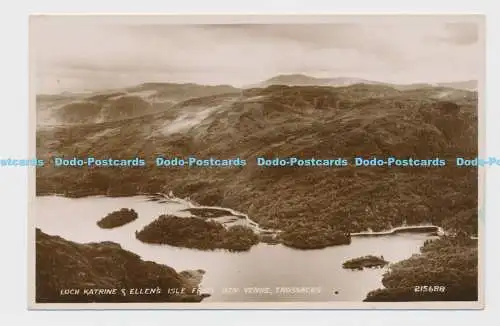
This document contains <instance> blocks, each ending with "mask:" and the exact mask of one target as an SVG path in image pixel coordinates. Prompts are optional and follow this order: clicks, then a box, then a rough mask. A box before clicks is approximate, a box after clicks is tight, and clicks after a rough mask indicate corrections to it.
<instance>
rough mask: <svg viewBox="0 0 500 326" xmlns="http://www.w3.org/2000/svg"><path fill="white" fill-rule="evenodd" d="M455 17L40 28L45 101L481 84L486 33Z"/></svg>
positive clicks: (38, 60) (38, 61)
mask: <svg viewBox="0 0 500 326" xmlns="http://www.w3.org/2000/svg"><path fill="white" fill-rule="evenodd" d="M447 17H448V16H442V17H440V16H436V17H434V18H433V19H432V20H429V18H428V17H424V18H422V20H421V21H419V20H418V19H408V20H407V21H402V20H401V19H398V20H394V19H392V20H391V19H390V18H388V19H387V20H385V21H378V22H372V21H370V22H366V23H365V22H363V23H360V22H357V23H350V22H349V23H345V22H340V23H335V24H331V23H329V24H205V25H189V24H185V25H173V24H161V23H158V22H155V23H150V24H147V23H142V24H134V23H128V22H127V21H126V20H124V21H120V22H115V21H111V20H108V21H106V20H107V17H106V16H102V17H100V18H99V19H96V17H95V16H94V17H92V16H90V17H89V16H87V18H82V17H78V16H77V17H71V16H44V17H42V18H43V19H38V20H37V21H35V22H33V21H32V35H31V40H30V43H31V47H32V51H34V52H33V61H32V62H33V63H34V67H35V69H36V75H35V77H36V87H37V93H45V94H53V93H61V92H65V91H66V92H82V91H89V90H103V89H113V88H120V87H127V86H133V85H138V84H141V83H145V82H170V83H196V84H204V85H222V84H225V85H232V86H234V87H245V86H248V85H252V84H256V83H260V82H262V81H265V80H267V79H269V78H272V77H274V76H277V75H290V74H303V75H307V76H311V77H317V78H338V77H351V78H362V79H367V80H372V81H379V82H386V83H395V84H412V83H430V84H433V83H441V82H454V81H455V82H456V81H468V80H478V79H479V78H480V77H481V76H482V71H481V69H482V66H483V62H482V60H484V49H483V48H482V44H481V42H480V35H479V30H478V25H477V24H476V23H473V22H472V23H471V22H467V21H466V20H464V21H463V22H460V21H456V20H455V21H453V22H450V21H449V20H447V19H448V18H449V17H448V18H447Z"/></svg>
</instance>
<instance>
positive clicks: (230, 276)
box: [34, 196, 430, 302]
mask: <svg viewBox="0 0 500 326" xmlns="http://www.w3.org/2000/svg"><path fill="white" fill-rule="evenodd" d="M123 207H126V208H133V209H134V210H136V211H137V213H138V214H139V218H138V219H137V220H135V221H133V222H132V223H130V224H127V225H124V226H122V227H119V228H115V229H101V228H99V227H98V226H97V225H96V222H97V221H98V220H100V219H101V218H103V217H104V216H105V215H106V214H108V213H110V212H112V211H114V210H117V209H120V208H123ZM184 208H186V205H185V204H183V203H163V204H162V203H158V202H152V201H148V199H147V198H146V197H121V198H106V197H87V198H79V199H72V198H63V197H56V196H47V197H37V198H36V200H35V209H34V211H35V220H36V225H37V227H39V228H40V229H42V231H44V232H45V233H47V234H50V235H59V236H61V237H63V238H65V239H67V240H71V241H75V242H80V243H85V242H100V241H113V242H117V243H119V244H120V245H121V246H122V247H123V248H124V249H126V250H130V251H132V252H134V253H136V254H138V255H140V256H141V257H142V258H143V259H145V260H151V261H155V262H158V263H162V264H166V265H168V266H171V267H173V268H175V269H176V270H177V271H181V270H185V269H199V268H201V269H204V270H205V271H206V272H207V273H206V274H205V277H204V280H203V283H202V286H203V287H205V288H207V290H210V289H211V290H212V291H213V292H212V296H211V297H210V298H208V299H206V300H205V301H234V302H237V301H240V302H241V301H361V300H363V299H364V298H365V297H366V294H367V293H368V292H369V291H371V290H374V289H377V288H380V287H382V284H381V278H382V274H383V273H384V272H385V269H372V270H363V271H350V270H345V269H343V268H342V262H344V261H345V260H347V259H350V258H354V257H359V256H364V255H370V254H371V255H377V256H380V255H383V256H384V259H385V260H387V261H389V262H391V263H392V262H396V261H399V260H402V259H405V258H408V257H410V256H411V255H412V254H414V253H418V251H419V248H420V246H421V245H422V244H423V242H424V241H425V240H426V239H428V238H430V237H429V236H428V235H425V234H399V235H390V236H381V237H372V238H370V237H367V238H358V237H353V238H352V243H351V245H348V246H335V247H330V248H326V249H321V250H307V251H301V250H295V249H291V248H287V247H285V246H282V245H267V244H259V245H257V246H254V247H253V248H252V249H251V250H250V251H249V252H244V253H229V252H225V251H220V250H217V251H199V250H193V249H184V248H175V247H170V246H166V245H151V244H144V243H142V242H140V241H138V240H137V239H136V238H135V235H134V232H135V231H136V230H139V229H141V228H142V227H143V226H145V225H146V224H148V223H150V222H151V221H153V220H154V219H156V218H157V217H158V216H159V215H161V214H165V213H175V212H176V211H178V210H181V209H184ZM231 287H232V288H237V289H239V291H232V292H231V293H222V292H223V289H225V288H226V289H227V288H231ZM251 287H258V288H269V289H270V292H269V293H261V294H250V293H245V291H244V288H251ZM277 287H299V288H300V287H311V288H316V289H313V290H315V291H316V292H313V293H311V294H297V293H295V294H294V293H288V294H285V293H284V292H281V293H278V289H276V288H277ZM317 288H319V289H320V292H319V293H318V289H317ZM281 291H283V290H281ZM205 301H204V302H205Z"/></svg>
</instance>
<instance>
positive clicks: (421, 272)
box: [365, 236, 478, 301]
mask: <svg viewBox="0 0 500 326" xmlns="http://www.w3.org/2000/svg"><path fill="white" fill-rule="evenodd" d="M382 283H383V285H384V287H385V288H384V289H379V290H375V291H372V292H370V293H369V294H368V296H367V298H366V299H365V301H477V300H478V246H477V240H471V239H469V238H468V237H462V236H457V237H444V238H441V239H436V240H427V241H426V243H425V244H424V246H423V247H422V248H421V254H420V255H414V256H413V257H411V258H409V259H407V260H403V261H400V262H398V263H396V264H393V265H392V266H391V268H390V270H389V272H387V273H386V274H385V275H384V277H383V279H382Z"/></svg>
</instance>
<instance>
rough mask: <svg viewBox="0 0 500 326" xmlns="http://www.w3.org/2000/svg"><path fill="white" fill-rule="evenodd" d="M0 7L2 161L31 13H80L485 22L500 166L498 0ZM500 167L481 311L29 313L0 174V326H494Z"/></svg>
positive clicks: (17, 102)
mask: <svg viewBox="0 0 500 326" xmlns="http://www.w3.org/2000/svg"><path fill="white" fill-rule="evenodd" d="M165 2H166V1H146V0H141V1H133V2H132V1H124V0H122V1H120V2H118V1H117V2H114V3H111V1H108V2H105V1H103V0H84V1H78V2H77V1H62V0H60V1H55V0H54V1H51V0H43V1H36V0H35V1H21V0H18V1H2V2H1V5H0V26H1V28H0V42H1V48H2V50H1V52H0V53H1V54H0V104H1V106H0V157H1V158H8V157H16V158H26V157H28V148H27V144H28V82H27V81H28V14H29V13H40V12H48V13H53V12H76V13H95V12H102V13H122V12H123V13H170V12H178V13H219V14H220V13H301V14H304V13H322V14H325V13H339V12H348V13H353V12H359V13H375V12H379V13H389V12H393V13H399V12H411V13H451V12H453V13H487V14H488V16H487V33H488V39H487V46H488V62H487V64H488V67H487V70H488V72H487V82H486V85H487V92H486V96H487V103H486V109H487V123H486V124H487V130H486V135H487V140H488V141H487V149H486V153H485V155H484V156H486V157H487V156H496V157H500V148H499V144H500V141H499V140H500V136H499V135H498V131H499V130H500V127H499V126H496V125H495V124H497V123H498V122H499V121H500V119H499V117H498V111H499V110H500V103H499V93H500V80H499V70H500V66H499V63H498V60H499V59H500V53H499V42H500V35H499V34H500V29H499V25H500V10H499V9H498V8H497V7H498V4H496V3H495V1H494V0H491V1H477V0H476V1H462V0H453V1H451V0H446V1H438V0H425V1H423V0H418V1H405V2H403V1H398V0H393V1H389V0H377V1H373V0H365V1H354V0H347V1H335V2H334V1H327V0H319V1H313V0H307V1H294V0H283V1H276V0H274V1H269V0H268V1H256V0H254V1H247V2H242V1H231V0H227V1H222V0H220V1H215V0H199V1H187V0H178V1H175V3H168V4H167V3H165ZM499 172H500V167H493V168H490V170H488V171H487V174H488V177H487V185H486V186H487V196H486V268H487V272H486V282H485V285H486V300H485V302H486V309H485V310H484V311H453V312H449V311H394V310H393V311H359V310H358V311H314V312H306V311H287V312H273V311H225V312H221V311H196V312H195V311H99V312H92V311H46V312H31V311H27V310H26V304H27V299H26V293H27V283H26V280H27V276H26V271H27V267H26V251H27V246H26V230H27V226H26V216H27V207H26V206H27V171H26V169H23V168H14V167H10V168H5V167H4V168H0V203H1V206H0V208H1V218H2V220H3V221H4V222H3V223H2V226H3V230H1V231H0V262H1V263H0V324H2V325H9V326H10V325H18V324H19V325H37V326H39V325H40V326H41V325H51V326H55V325H64V326H68V325H87V326H88V325H169V324H176V325H184V324H194V323H200V324H204V325H206V324H212V323H213V324H217V325H240V326H243V325H252V326H254V325H266V324H272V325H276V324H286V325H289V326H291V325H299V324H301V325H302V324H304V325H315V326H316V325H334V324H336V325H342V326H348V325H370V326H371V325H395V324H398V325H402V324H403V323H404V325H420V324H426V325H438V324H440V323H445V324H447V325H469V326H470V325H490V324H493V323H494V324H497V323H498V321H497V322H494V319H495V317H496V318H497V320H498V315H499V313H498V310H499V308H500V307H499V306H498V296H499V294H498V277H499V276H500V274H499V269H498V266H499V263H498V261H499V255H498V250H499V249H500V246H499V241H498V239H499V238H500V237H499V236H498V235H495V233H496V231H497V230H498V218H499V216H498V214H497V212H500V208H499V204H500V200H499V199H498V193H497V192H496V191H499V190H500V180H499Z"/></svg>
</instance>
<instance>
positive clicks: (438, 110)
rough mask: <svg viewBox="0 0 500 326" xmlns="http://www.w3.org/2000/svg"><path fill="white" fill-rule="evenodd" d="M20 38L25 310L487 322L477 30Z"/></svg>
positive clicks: (196, 18)
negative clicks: (403, 316)
mask: <svg viewBox="0 0 500 326" xmlns="http://www.w3.org/2000/svg"><path fill="white" fill-rule="evenodd" d="M29 24H30V35H29V38H30V39H29V45H30V90H29V93H30V103H31V108H30V116H29V118H30V132H31V135H30V136H31V144H30V146H31V147H30V148H31V152H30V155H31V156H30V157H29V159H27V160H15V159H9V160H5V162H2V164H5V165H20V166H26V167H28V168H29V169H30V171H31V172H30V190H31V199H30V201H29V217H28V234H29V237H28V241H29V243H28V248H29V252H28V265H29V271H28V272H29V273H28V284H29V293H28V294H29V299H28V301H29V302H28V307H29V308H30V309H482V308H483V307H484V300H483V292H484V289H483V274H482V273H483V269H482V267H483V264H484V261H483V260H482V250H481V248H482V243H483V240H484V239H483V238H482V232H481V230H482V225H483V223H484V221H483V220H482V216H483V213H484V212H483V211H482V207H483V206H484V203H483V202H482V198H483V190H484V189H483V188H484V175H485V172H484V170H485V169H486V168H487V167H488V166H493V165H500V159H498V160H497V159H495V158H490V157H483V156H482V153H483V148H482V144H483V143H484V139H483V138H484V137H483V132H484V128H483V125H484V116H483V115H482V112H483V110H484V108H483V105H484V103H483V102H484V99H483V89H484V75H485V31H484V16H481V15H409V14H399V15H361V14H352V15H347V14H344V15H333V14H331V15H330V14H321V15H197V14H193V15H171V14H151V15H146V14H141V15H100V14H88V15H73V14H58V15H56V14H54V15H32V16H31V17H30V22H29ZM480 217H481V218H480Z"/></svg>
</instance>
